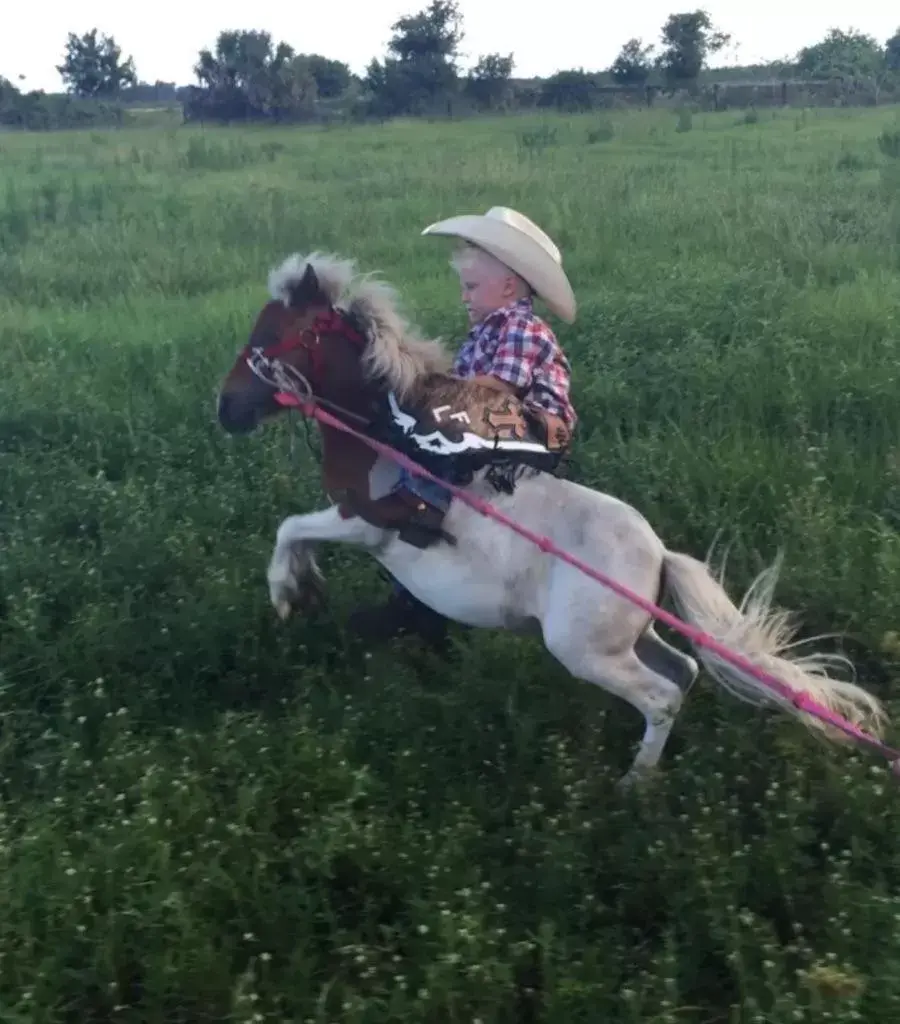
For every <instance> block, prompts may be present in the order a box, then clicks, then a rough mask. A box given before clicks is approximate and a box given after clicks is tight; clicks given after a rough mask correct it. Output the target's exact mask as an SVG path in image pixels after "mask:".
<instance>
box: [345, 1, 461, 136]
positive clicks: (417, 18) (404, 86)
mask: <svg viewBox="0 0 900 1024" xmlns="http://www.w3.org/2000/svg"><path fill="white" fill-rule="evenodd" d="M391 30H392V32H393V36H392V37H391V41H390V43H388V56H387V57H386V58H385V60H384V61H383V62H382V61H378V60H373V61H372V62H371V63H370V64H369V67H368V69H367V72H366V79H365V82H366V86H367V87H368V89H369V92H370V93H371V94H372V108H373V112H375V113H379V114H381V115H385V116H390V115H394V114H416V113H423V112H425V111H426V110H429V109H434V108H435V107H436V106H437V105H438V103H440V102H442V101H443V100H446V99H448V98H449V97H451V96H452V95H453V93H454V92H455V91H456V88H457V86H458V83H459V71H458V66H457V61H458V59H459V44H460V43H461V42H462V38H463V33H462V15H461V14H460V12H459V7H458V4H457V0H431V3H430V4H429V5H428V6H427V7H426V8H424V9H423V10H421V11H419V13H418V14H412V15H407V16H406V17H403V18H400V19H399V20H398V21H396V22H395V23H394V24H393V25H392V26H391Z"/></svg>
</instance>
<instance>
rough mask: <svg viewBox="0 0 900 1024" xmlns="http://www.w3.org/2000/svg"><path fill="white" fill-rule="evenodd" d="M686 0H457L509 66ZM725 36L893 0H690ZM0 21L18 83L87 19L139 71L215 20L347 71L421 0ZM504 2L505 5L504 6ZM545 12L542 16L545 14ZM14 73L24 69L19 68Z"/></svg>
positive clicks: (611, 39)
mask: <svg viewBox="0 0 900 1024" xmlns="http://www.w3.org/2000/svg"><path fill="white" fill-rule="evenodd" d="M693 2H694V0H692V2H690V3H680V4H679V3H673V2H672V0H638V2H635V3H634V4H627V3H623V4H621V6H620V5H619V4H612V5H611V6H610V7H609V8H607V7H606V5H605V4H600V3H597V0H552V2H551V3H546V2H545V0H521V2H520V3H518V4H517V5H514V4H513V2H512V0H461V2H460V9H461V10H462V12H463V16H464V30H465V39H464V40H463V44H462V49H463V54H464V57H465V63H466V65H468V64H472V63H474V62H475V60H477V58H478V56H479V55H480V54H483V53H492V52H498V51H499V52H501V53H509V52H510V51H512V53H513V55H514V57H515V71H514V74H516V75H517V76H521V77H531V76H537V75H540V76H545V75H549V74H552V73H553V72H554V71H558V70H560V69H561V68H577V67H583V68H585V69H586V70H602V69H604V68H607V67H608V66H609V65H610V64H611V63H612V61H613V59H614V58H615V56H616V53H617V52H618V50H619V48H620V46H621V45H622V43H624V42H625V40H626V39H629V38H630V37H632V36H638V37H641V38H643V39H644V40H645V41H646V42H656V41H657V39H658V38H659V30H660V28H661V26H662V24H663V22H664V21H665V19H666V17H667V16H668V15H669V14H670V13H672V12H673V11H678V10H692V9H694V8H693ZM696 2H697V3H698V6H705V8H706V10H708V11H709V13H710V15H711V16H712V18H713V21H714V22H715V23H716V26H717V27H718V28H721V29H722V30H723V31H725V32H729V33H730V34H731V36H732V38H733V40H734V43H735V44H736V45H734V46H732V48H731V49H730V51H729V52H728V53H727V55H726V56H725V58H724V59H723V63H729V64H733V63H741V64H751V63H755V62H758V61H764V60H771V59H775V58H779V57H784V56H788V55H793V54H794V53H796V51H797V50H798V49H799V48H800V47H801V46H805V45H807V44H808V43H813V42H816V41H817V40H818V39H821V38H822V36H824V35H825V33H826V32H827V31H828V30H829V28H832V27H834V28H842V29H849V28H854V29H857V30H858V31H861V32H867V33H870V34H871V35H873V36H875V37H876V38H877V39H878V40H879V41H880V42H884V40H886V39H888V38H889V37H890V36H892V35H893V34H894V32H895V31H896V29H897V28H898V27H900V10H898V9H895V7H894V5H893V4H891V3H888V2H887V0H856V2H854V3H848V2H846V0H787V2H786V0H753V2H751V3H747V2H746V0H743V2H741V3H738V2H737V0H708V2H707V3H706V4H705V5H704V4H703V2H702V0H696ZM10 4H11V6H10V9H9V11H8V12H7V14H6V15H5V16H4V19H3V20H4V31H3V32H2V33H0V75H3V76H5V77H6V78H9V79H11V80H12V81H13V82H14V83H16V84H18V85H19V86H20V87H22V88H25V89H46V90H48V91H56V90H59V89H60V88H61V85H62V83H61V82H60V80H59V76H58V75H57V73H56V70H55V65H57V64H59V63H61V61H62V53H63V49H64V47H65V41H66V36H67V34H68V33H69V32H75V33H77V34H79V35H80V34H82V33H83V32H86V31H88V30H90V29H91V28H97V29H99V31H100V32H101V33H106V34H108V35H112V36H115V38H116V41H117V42H118V43H119V45H120V46H121V47H122V49H123V51H124V53H125V54H126V55H131V56H133V57H134V60H135V65H136V67H137V72H138V75H139V76H140V78H141V79H142V80H143V81H148V82H154V81H156V80H157V79H161V80H162V81H169V82H171V81H174V82H176V83H177V84H178V85H188V84H190V83H191V82H193V81H194V76H193V72H192V67H193V64H194V63H195V61H196V59H197V52H198V51H199V50H200V49H202V48H203V47H210V48H212V46H213V45H214V44H215V39H216V36H217V34H218V33H219V32H220V31H222V30H223V29H265V30H266V31H268V32H270V33H271V35H272V37H273V39H274V40H275V41H276V42H280V41H284V42H287V43H290V44H291V45H292V46H293V47H294V49H296V50H297V51H298V52H301V53H320V54H323V55H324V56H326V57H331V58H334V59H337V60H342V61H345V62H346V63H347V64H349V65H350V68H351V70H353V71H355V72H357V73H359V72H362V71H363V70H364V69H365V66H366V64H367V63H368V62H369V60H371V58H372V57H374V56H379V57H380V56H382V55H383V54H384V50H385V46H386V44H387V41H388V39H389V38H390V34H391V31H390V30H391V25H392V24H393V22H395V21H396V20H397V18H399V17H402V16H403V15H404V14H412V13H415V12H416V11H417V10H420V9H421V8H422V7H425V6H426V5H427V0H328V2H324V3H317V2H316V0H312V2H309V0H307V2H305V3H298V2H297V0H294V2H289V0H253V2H250V3H248V2H243V3H238V2H237V0H209V2H208V3H207V2H204V0H195V2H193V3H191V2H187V3H185V2H183V0H182V2H176V0H155V2H151V3H146V2H142V0H138V2H137V4H134V5H133V4H131V3H126V2H123V0H76V2H74V3H73V2H72V0H65V2H63V0H44V2H34V0H32V2H27V0H10ZM512 12H515V14H514V15H513V13H512ZM548 15H549V17H548ZM21 75H24V76H25V78H24V81H20V80H19V76H21Z"/></svg>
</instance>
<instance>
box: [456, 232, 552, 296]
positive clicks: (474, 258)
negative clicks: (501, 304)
mask: <svg viewBox="0 0 900 1024" xmlns="http://www.w3.org/2000/svg"><path fill="white" fill-rule="evenodd" d="M450 266H451V267H453V269H454V270H455V271H456V272H457V273H458V274H460V273H463V272H464V271H465V270H466V268H468V267H473V268H477V269H479V270H482V271H483V272H484V273H485V274H486V275H488V276H489V277H511V278H513V280H514V281H515V282H516V285H517V287H518V290H519V291H520V292H521V293H522V295H533V294H534V289H533V288H532V287H531V285H530V284H529V283H528V282H527V281H526V280H525V279H524V278H523V277H521V276H520V275H519V274H517V273H516V272H515V271H514V270H513V269H512V268H511V267H508V266H507V265H506V264H505V263H504V262H503V261H502V260H499V259H497V257H496V256H494V255H492V254H491V253H489V252H487V250H485V249H482V248H481V246H478V245H474V244H472V243H471V242H467V243H465V244H464V245H461V246H459V247H458V248H457V249H455V250H454V252H453V255H452V256H451V257H450Z"/></svg>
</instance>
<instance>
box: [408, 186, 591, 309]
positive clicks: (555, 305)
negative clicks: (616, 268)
mask: <svg viewBox="0 0 900 1024" xmlns="http://www.w3.org/2000/svg"><path fill="white" fill-rule="evenodd" d="M422 234H423V235H450V236H452V237H455V238H463V239H465V240H466V241H467V242H469V243H471V244H472V245H477V246H478V248H479V249H484V250H485V252H489V253H490V254H491V255H492V256H495V257H496V258H497V259H498V260H500V262H501V263H504V264H505V265H506V266H507V267H509V269H510V270H512V271H513V272H514V273H516V274H518V275H519V277H521V278H522V279H523V280H524V281H527V282H528V284H530V285H531V287H532V288H533V289H534V290H535V292H536V293H537V294H538V295H539V296H540V297H541V298H542V299H543V300H544V302H545V303H546V304H547V306H548V308H549V309H550V310H551V311H552V312H554V313H555V314H556V315H557V316H558V317H560V318H561V319H562V320H565V322H566V323H569V324H570V323H572V322H573V321H574V319H575V295H574V293H573V292H572V286H571V285H570V284H569V279H568V278H567V277H566V273H565V271H564V270H563V268H562V257H561V256H560V252H559V249H557V248H556V246H555V245H554V244H553V242H552V241H551V240H550V238H548V237H547V235H545V234H544V232H543V231H541V229H540V228H539V227H538V226H537V224H535V223H534V222H533V221H530V220H529V219H528V218H527V217H526V216H524V214H521V213H517V212H516V211H515V210H511V209H509V207H507V206H494V207H492V208H491V209H490V210H488V212H487V213H485V214H483V215H482V214H470V215H466V216H462V217H451V218H450V219H449V220H442V221H438V223H436V224H429V225H428V227H427V228H425V230H424V231H423V232H422Z"/></svg>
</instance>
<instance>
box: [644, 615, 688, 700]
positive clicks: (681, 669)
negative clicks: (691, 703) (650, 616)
mask: <svg viewBox="0 0 900 1024" xmlns="http://www.w3.org/2000/svg"><path fill="white" fill-rule="evenodd" d="M634 650H635V653H636V654H637V656H638V657H639V658H640V659H641V661H642V662H643V663H644V664H645V665H646V666H647V667H648V668H650V669H652V671H654V672H658V673H659V674H660V675H661V676H665V677H666V679H670V680H671V681H672V682H673V683H675V684H676V685H677V686H678V688H679V689H680V690H681V692H682V693H684V694H687V692H688V690H690V688H691V687H692V686H693V685H694V682H695V680H696V679H697V675H698V674H699V672H700V666H699V665H698V664H697V662H696V660H695V659H694V658H692V657H691V656H690V655H689V654H685V653H684V652H683V651H679V650H678V648H677V647H673V646H672V645H671V644H670V643H667V642H666V641H665V640H663V638H662V637H661V636H660V635H659V634H658V633H657V632H656V630H655V629H654V628H653V625H652V623H651V624H650V625H649V626H648V627H647V628H646V629H645V630H644V632H643V633H641V635H640V636H639V637H638V638H637V643H636V644H635V645H634Z"/></svg>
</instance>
